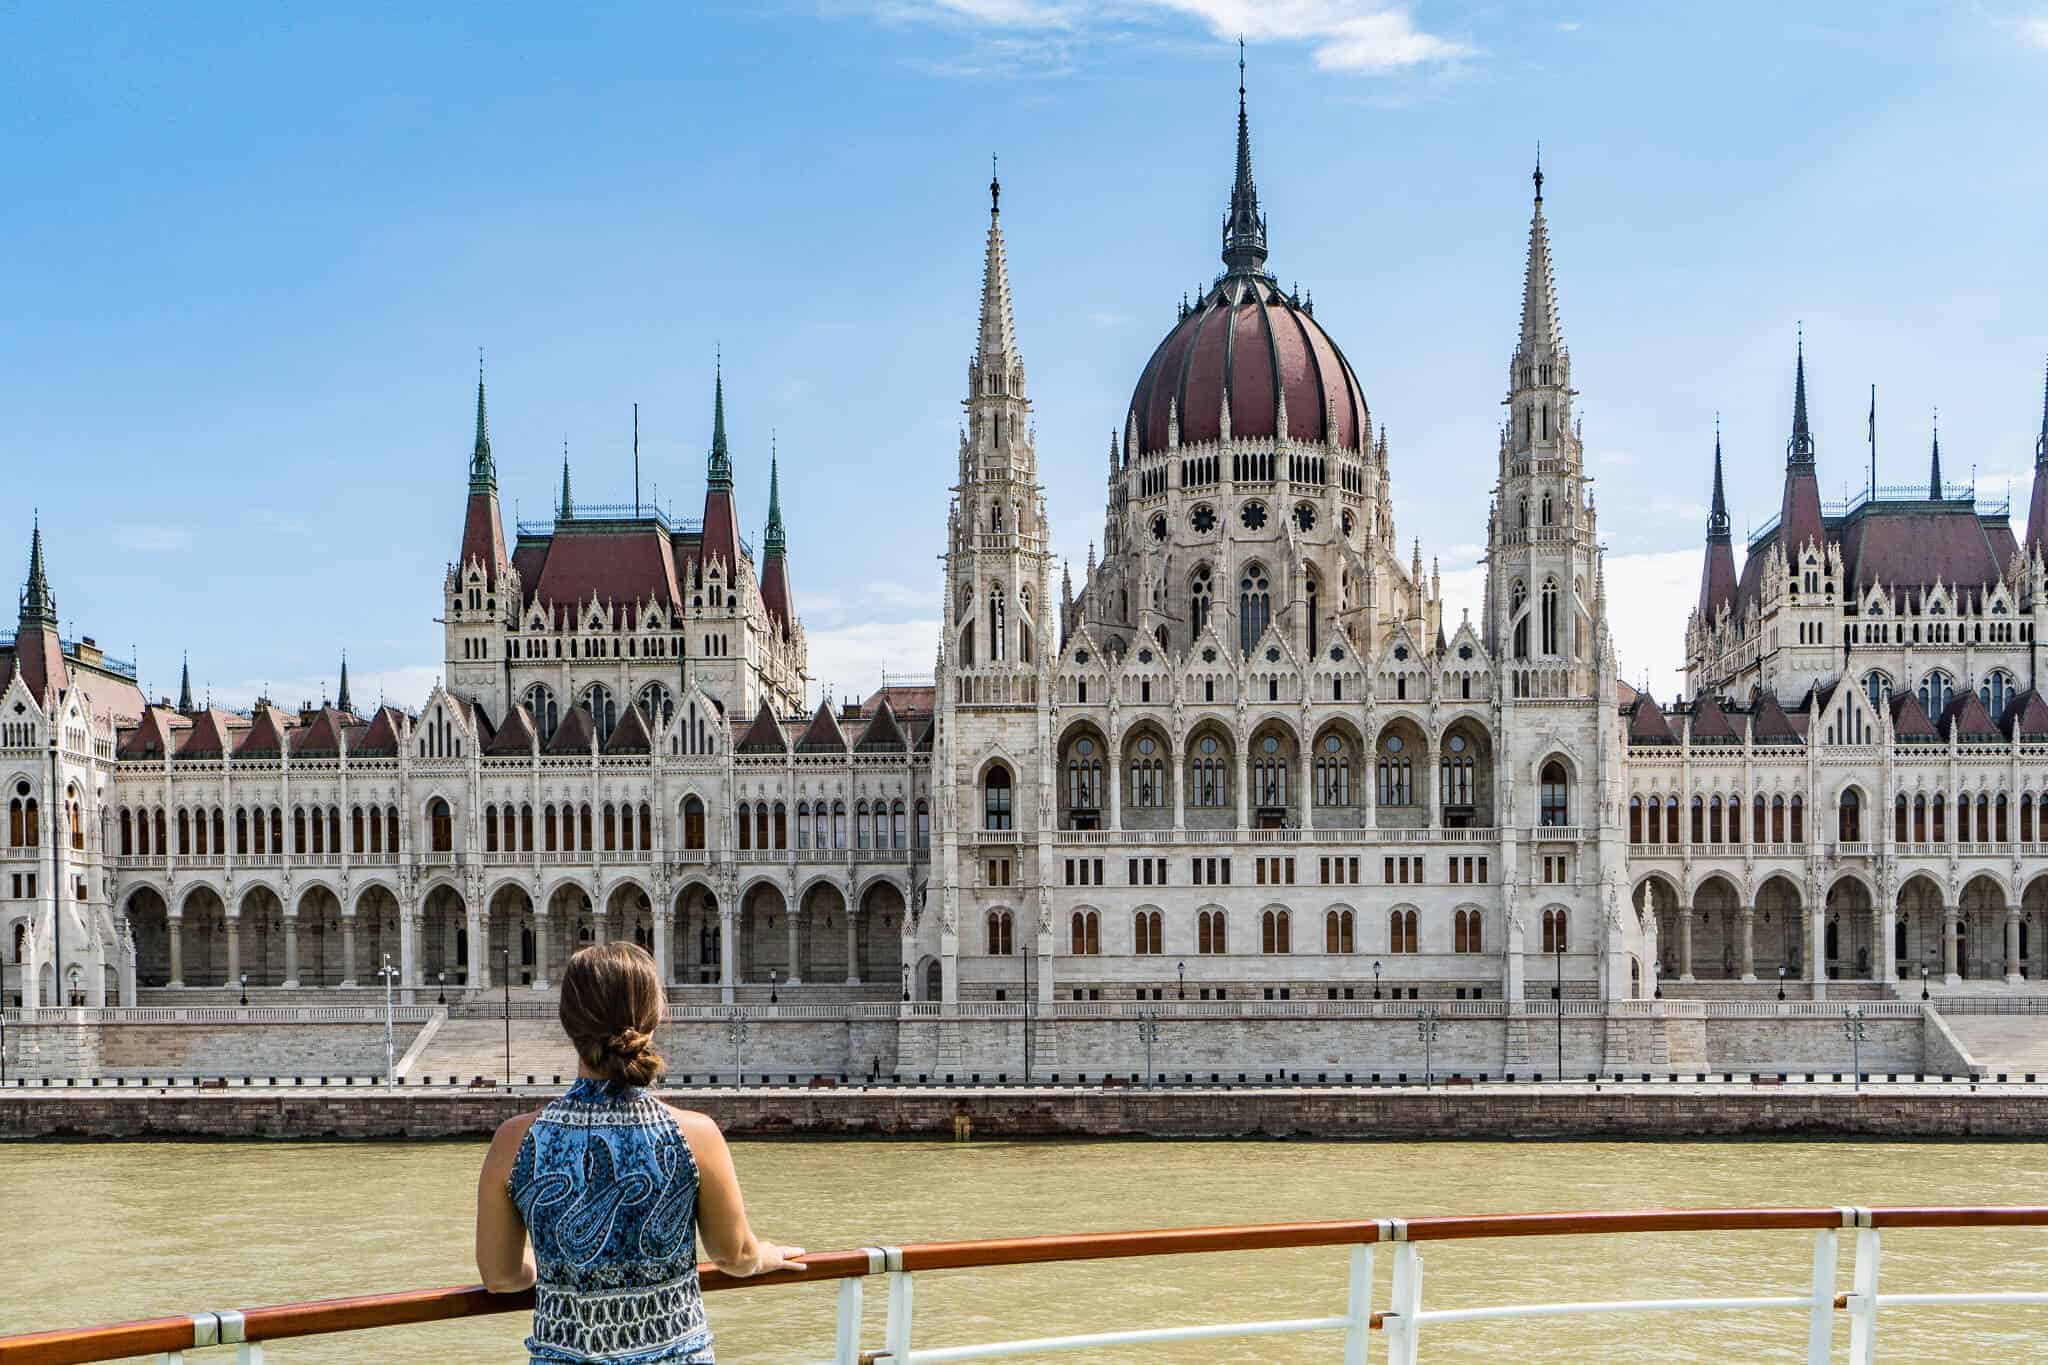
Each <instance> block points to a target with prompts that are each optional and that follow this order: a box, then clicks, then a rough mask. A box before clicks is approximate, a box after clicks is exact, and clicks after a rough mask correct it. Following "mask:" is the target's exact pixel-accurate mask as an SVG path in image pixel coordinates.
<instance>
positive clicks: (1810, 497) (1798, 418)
mask: <svg viewBox="0 0 2048 1365" xmlns="http://www.w3.org/2000/svg"><path fill="white" fill-rule="evenodd" d="M1815 470H1816V466H1815V461H1814V445H1813V427H1812V425H1811V424H1810V423H1809V422H1808V420H1807V416H1806V336H1805V333H1804V332H1803V331H1802V332H1801V334H1800V337H1799V349H1798V359H1797V360H1796V361H1795V362H1794V366H1793V375H1792V435H1791V437H1790V439H1788V440H1787V441H1786V442H1785V493H1784V497H1783V499H1782V500H1781V502H1780V504H1779V507H1778V547H1779V548H1780V549H1781V550H1783V551H1784V553H1785V561H1786V563H1787V564H1790V563H1792V562H1794V559H1795V557H1796V556H1797V555H1798V553H1799V552H1800V551H1801V550H1802V549H1804V548H1805V547H1806V546H1807V545H1808V544H1809V543H1811V544H1814V545H1825V544H1826V543H1827V530H1826V527H1825V524H1824V523H1823V522H1822V521H1821V516H1820V481H1819V479H1818V477H1817V476H1816V472H1815Z"/></svg>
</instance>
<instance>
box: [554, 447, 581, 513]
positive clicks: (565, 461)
mask: <svg viewBox="0 0 2048 1365" xmlns="http://www.w3.org/2000/svg"><path fill="white" fill-rule="evenodd" d="M575 516H576V499H575V498H574V497H573V496H571V494H570V492H569V443H568V442H567V441H563V442H562V500H561V502H559V503H558V504H556V506H555V519H556V520H557V521H571V520H574V519H575Z"/></svg>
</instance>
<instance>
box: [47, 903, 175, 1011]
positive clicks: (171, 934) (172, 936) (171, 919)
mask: <svg viewBox="0 0 2048 1365" xmlns="http://www.w3.org/2000/svg"><path fill="white" fill-rule="evenodd" d="M165 923H166V924H168V925H169V926H170V932H169V934H168V935H167V937H168V938H169V940H170V945H171V980H170V984H171V985H172V986H173V987H179V986H183V985H184V984H185V917H184V916H183V915H181V914H179V913H178V912H177V911H176V910H173V911H171V912H170V916H169V918H167V919H166V920H165ZM41 990H42V981H41V979H40V977H38V978H37V979H36V980H33V981H30V982H27V983H26V984H25V985H24V986H23V987H22V993H21V998H22V999H23V1000H27V1001H31V1002H33V1001H35V1000H36V999H37V997H38V995H39V993H40V992H41Z"/></svg>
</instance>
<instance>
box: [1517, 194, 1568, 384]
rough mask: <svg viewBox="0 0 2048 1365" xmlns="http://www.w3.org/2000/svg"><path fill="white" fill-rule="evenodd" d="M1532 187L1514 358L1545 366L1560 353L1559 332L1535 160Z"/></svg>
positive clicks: (1561, 336) (1555, 298)
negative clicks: (1518, 339) (1519, 335)
mask: <svg viewBox="0 0 2048 1365" xmlns="http://www.w3.org/2000/svg"><path fill="white" fill-rule="evenodd" d="M1531 178H1532V179H1533V180H1534V181H1535V184H1536V205H1535V208H1534V210H1533V211H1532V212H1531V213H1530V216H1529V262H1528V265H1527V267H1526V268H1525V269H1524V271H1523V275H1522V341H1521V345H1520V346H1519V347H1518V348H1517V351H1518V356H1517V358H1518V359H1520V360H1521V361H1523V362H1524V363H1527V364H1532V365H1534V364H1545V363H1548V362H1549V360H1550V358H1551V357H1553V356H1555V355H1556V354H1557V353H1558V352H1559V351H1561V350H1563V349H1564V336H1563V332H1562V330H1561V329H1560V327H1559V326H1558V321H1557V282H1556V280H1555V279H1554V278H1553V277H1552V274H1551V266H1550V225H1549V224H1548V223H1547V222H1545V221H1544V218H1543V163H1542V161H1541V160H1540V159H1539V160H1538V161H1537V163H1536V172H1535V174H1534V176H1533V177H1531Z"/></svg>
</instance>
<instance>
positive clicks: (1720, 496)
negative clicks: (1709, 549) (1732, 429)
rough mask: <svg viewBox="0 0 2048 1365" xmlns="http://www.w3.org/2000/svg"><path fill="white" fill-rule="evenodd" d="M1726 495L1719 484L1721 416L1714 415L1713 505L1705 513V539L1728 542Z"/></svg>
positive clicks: (1728, 527)
mask: <svg viewBox="0 0 2048 1365" xmlns="http://www.w3.org/2000/svg"><path fill="white" fill-rule="evenodd" d="M1729 530H1730V522H1729V519H1728V494H1727V492H1726V490H1725V489H1724V488H1723V486H1722V482H1721V414H1720V413H1718V412H1717V413H1715V414H1714V505H1713V508H1712V509H1711V510H1710V511H1709V512H1708V513H1707V539H1708V540H1709V541H1718V542H1721V543H1726V542H1727V541H1728V540H1729Z"/></svg>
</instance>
